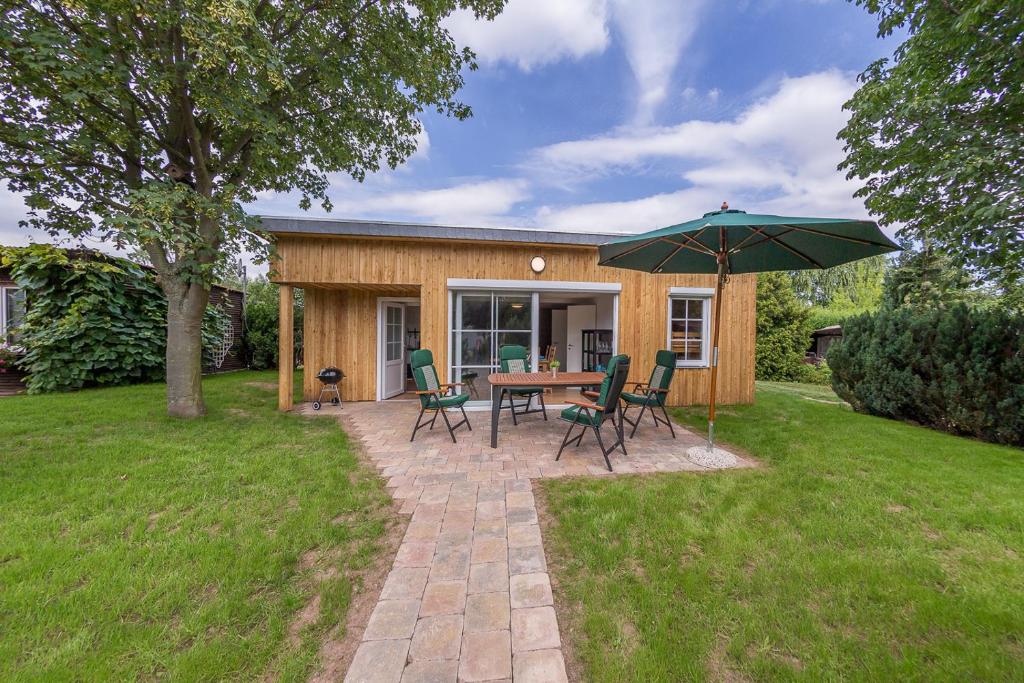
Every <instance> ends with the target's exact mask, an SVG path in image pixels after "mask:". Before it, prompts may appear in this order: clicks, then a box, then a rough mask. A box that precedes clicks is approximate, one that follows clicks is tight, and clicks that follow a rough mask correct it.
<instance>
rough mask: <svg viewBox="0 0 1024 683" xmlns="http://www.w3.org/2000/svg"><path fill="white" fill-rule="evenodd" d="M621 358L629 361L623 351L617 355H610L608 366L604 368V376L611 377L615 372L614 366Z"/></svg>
mask: <svg viewBox="0 0 1024 683" xmlns="http://www.w3.org/2000/svg"><path fill="white" fill-rule="evenodd" d="M623 360H625V361H626V362H629V356H627V355H626V354H624V353H620V354H619V355H617V356H612V357H611V358H609V359H608V367H606V368H605V370H604V376H605V377H611V376H612V375H613V374H615V366H616V365H618V364H619V363H620V362H622V361H623Z"/></svg>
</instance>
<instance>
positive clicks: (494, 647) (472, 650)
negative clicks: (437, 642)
mask: <svg viewBox="0 0 1024 683" xmlns="http://www.w3.org/2000/svg"><path fill="white" fill-rule="evenodd" d="M462 651H463V656H462V658H461V660H460V661H459V680H462V681H493V680H495V679H499V678H510V677H511V676H512V641H511V637H510V635H509V632H508V631H484V632H483V633H467V634H466V635H464V636H463V638H462Z"/></svg>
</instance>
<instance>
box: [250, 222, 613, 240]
mask: <svg viewBox="0 0 1024 683" xmlns="http://www.w3.org/2000/svg"><path fill="white" fill-rule="evenodd" d="M260 221H261V222H262V224H263V229H264V230H266V231H267V232H269V233H271V234H273V235H278V236H287V235H296V236H298V235H306V236H314V237H366V238H380V239H396V238H397V239H430V240H438V239H441V240H459V241H464V242H515V243H520V244H551V245H559V246H584V247H596V246H598V245H600V244H604V243H605V242H610V241H611V240H614V239H616V238H619V237H622V236H623V235H624V234H625V233H596V232H561V231H554V230H534V229H531V228H473V227H457V226H448V225H430V224H424V223H392V222H386V221H366V220H350V219H336V218H305V217H302V218H297V217H287V216H260Z"/></svg>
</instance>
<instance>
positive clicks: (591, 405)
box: [566, 401, 604, 413]
mask: <svg viewBox="0 0 1024 683" xmlns="http://www.w3.org/2000/svg"><path fill="white" fill-rule="evenodd" d="M566 403H571V404H572V405H574V406H579V407H580V408H590V409H592V410H599V411H601V412H602V413H603V412H604V408H602V407H601V406H599V405H597V404H596V403H587V402H586V401H566Z"/></svg>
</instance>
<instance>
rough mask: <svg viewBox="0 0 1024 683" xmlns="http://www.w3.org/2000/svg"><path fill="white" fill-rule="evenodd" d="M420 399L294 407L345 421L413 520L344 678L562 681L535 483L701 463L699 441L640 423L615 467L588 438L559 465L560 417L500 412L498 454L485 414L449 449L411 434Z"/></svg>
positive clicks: (442, 434)
mask: <svg viewBox="0 0 1024 683" xmlns="http://www.w3.org/2000/svg"><path fill="white" fill-rule="evenodd" d="M417 405H418V404H416V403H414V402H410V401H387V402H384V403H369V402H368V403H346V404H345V406H344V408H337V407H335V406H324V407H323V410H321V411H320V412H318V413H314V412H313V411H312V410H309V409H308V406H306V407H304V408H303V412H305V413H307V414H310V415H312V414H316V415H335V416H338V417H340V418H341V419H342V420H343V422H344V424H345V428H346V430H347V431H348V432H349V434H351V435H352V436H354V437H356V438H358V439H359V440H360V441H361V442H362V445H363V447H364V449H365V451H366V452H367V454H368V455H369V457H370V458H371V459H372V460H373V461H374V463H375V464H376V465H377V467H378V469H379V470H380V472H381V475H382V476H383V477H385V478H386V480H387V486H388V488H389V489H390V490H391V495H392V496H393V497H394V498H395V500H396V501H398V503H399V510H400V512H401V513H403V514H408V515H411V518H410V521H409V525H408V528H407V530H406V533H405V537H404V539H403V541H402V544H401V546H400V547H399V550H398V553H397V555H396V557H395V560H394V566H393V568H392V570H391V572H390V573H389V574H388V577H387V579H386V580H385V583H384V587H383V588H382V589H381V594H380V597H379V602H378V603H377V605H376V607H375V608H374V611H373V614H372V615H371V617H370V620H369V622H368V624H367V627H366V629H365V632H364V633H363V636H362V642H361V643H360V645H359V648H358V649H357V651H356V654H355V657H354V658H353V660H352V664H351V666H350V667H349V671H348V674H347V676H346V678H345V680H346V681H353V682H355V681H360V682H363V681H369V682H375V681H381V682H383V681H389V682H390V681H393V682H395V683H399V682H404V683H419V682H426V681H439V682H441V681H456V680H458V681H491V682H497V681H501V680H513V679H514V680H515V681H538V682H544V683H559V682H560V681H565V680H566V674H565V662H564V659H563V657H562V651H561V638H560V636H559V632H558V621H557V618H556V616H555V611H554V607H553V601H552V595H551V581H550V577H549V576H548V573H547V562H546V560H545V556H544V548H543V543H542V539H541V530H540V526H539V524H538V518H537V507H536V500H535V498H534V493H533V486H532V482H531V480H532V479H538V478H548V477H565V476H615V475H619V474H637V473H655V472H678V471H687V470H689V471H695V472H697V471H706V470H707V468H706V467H702V466H700V465H698V464H695V463H694V462H691V461H690V460H689V459H687V457H686V452H687V449H688V448H689V447H690V446H693V445H697V444H700V443H703V441H702V440H701V439H700V438H698V437H697V436H695V435H694V434H692V433H690V432H689V431H687V430H685V429H682V428H680V427H677V428H676V433H677V435H678V437H679V438H677V439H675V440H673V439H671V438H670V437H669V436H668V433H667V431H666V430H665V429H664V428H662V429H654V428H653V425H651V424H650V423H647V422H645V424H644V425H642V426H641V428H640V429H639V430H638V432H637V436H636V438H635V439H631V440H629V441H627V448H628V450H629V455H628V456H623V455H622V454H621V453H618V454H613V455H612V456H611V457H612V464H613V466H614V467H615V472H614V474H612V473H609V472H608V471H607V469H605V467H604V462H603V459H602V458H601V455H600V453H599V451H598V450H597V447H596V443H595V442H594V439H593V437H592V436H590V435H588V436H586V437H584V439H583V442H582V444H581V446H580V447H579V448H569V449H567V450H566V452H565V453H564V454H563V455H562V458H561V459H560V460H559V461H558V462H555V454H556V453H557V452H558V446H559V444H560V443H561V440H562V436H563V434H564V432H565V423H563V422H561V421H559V420H557V419H551V421H550V422H544V421H543V420H542V418H541V417H540V416H539V415H531V416H529V417H527V418H524V419H522V420H521V421H520V424H519V426H518V427H515V426H513V425H512V423H511V421H510V420H509V419H508V416H507V414H506V415H503V416H502V419H501V422H500V423H499V447H498V448H496V449H492V448H490V445H489V438H490V434H489V419H490V413H489V412H470V413H469V417H470V420H471V422H472V423H473V425H474V430H473V431H472V432H470V431H467V430H465V429H460V430H459V431H458V432H457V437H458V443H457V444H452V443H451V441H450V440H449V439H448V434H447V432H446V431H445V430H440V431H438V430H434V431H424V432H420V433H419V434H418V435H417V439H416V442H414V443H409V430H410V429H411V425H412V423H413V421H414V420H415V417H416V413H417ZM554 416H557V411H556V410H555V409H552V408H549V418H553V417H554ZM752 465H753V463H750V462H747V461H744V460H743V459H740V460H739V466H741V467H749V466H752Z"/></svg>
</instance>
